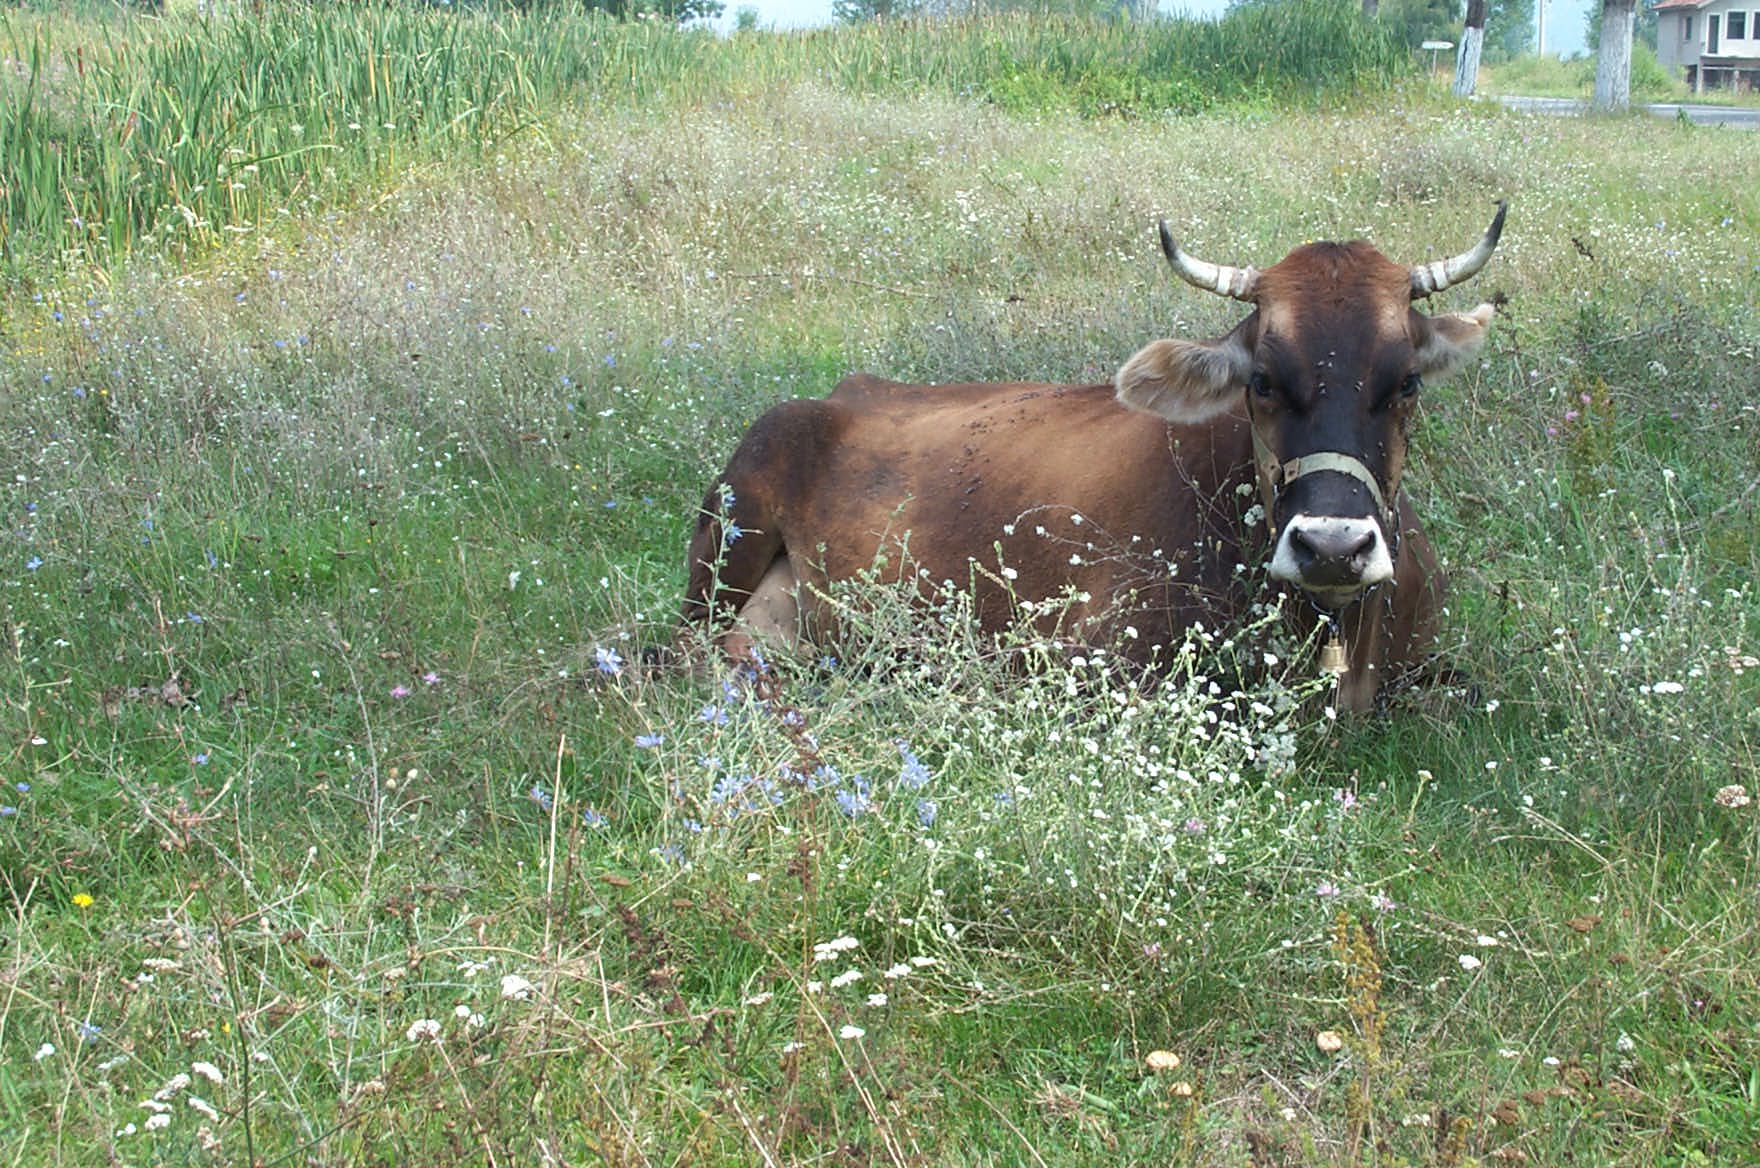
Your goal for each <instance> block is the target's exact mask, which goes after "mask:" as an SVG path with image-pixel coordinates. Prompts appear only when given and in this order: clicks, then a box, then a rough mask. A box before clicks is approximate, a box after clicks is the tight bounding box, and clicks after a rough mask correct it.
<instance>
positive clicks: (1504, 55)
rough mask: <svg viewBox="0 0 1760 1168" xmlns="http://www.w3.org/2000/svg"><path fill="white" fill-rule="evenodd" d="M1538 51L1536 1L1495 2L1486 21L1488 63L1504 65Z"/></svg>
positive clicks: (1512, 0) (1497, 0)
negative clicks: (1535, 50) (1535, 46)
mask: <svg viewBox="0 0 1760 1168" xmlns="http://www.w3.org/2000/svg"><path fill="white" fill-rule="evenodd" d="M1533 48H1534V0H1491V6H1490V12H1489V14H1488V15H1487V16H1486V18H1485V63H1486V64H1488V65H1500V64H1502V63H1503V62H1505V61H1511V60H1514V59H1515V58H1517V57H1519V56H1521V55H1522V54H1523V53H1526V52H1530V51H1532V49H1533Z"/></svg>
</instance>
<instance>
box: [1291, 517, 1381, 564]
mask: <svg viewBox="0 0 1760 1168" xmlns="http://www.w3.org/2000/svg"><path fill="white" fill-rule="evenodd" d="M1375 539H1376V536H1375V530H1374V528H1367V529H1365V528H1361V527H1356V526H1350V527H1335V526H1332V525H1330V524H1328V525H1325V526H1318V527H1314V528H1306V527H1295V528H1291V530H1290V533H1289V540H1290V546H1291V547H1292V548H1293V549H1294V551H1295V553H1296V555H1297V556H1298V557H1299V559H1300V560H1301V561H1302V562H1304V563H1316V562H1318V563H1333V564H1338V563H1345V562H1348V561H1350V560H1353V559H1356V558H1357V557H1359V556H1364V555H1367V554H1368V553H1369V552H1371V551H1373V550H1374V549H1375Z"/></svg>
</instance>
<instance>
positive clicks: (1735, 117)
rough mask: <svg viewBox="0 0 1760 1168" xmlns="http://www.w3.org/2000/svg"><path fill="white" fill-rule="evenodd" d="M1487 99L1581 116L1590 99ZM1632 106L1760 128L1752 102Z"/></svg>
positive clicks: (1701, 121)
mask: <svg viewBox="0 0 1760 1168" xmlns="http://www.w3.org/2000/svg"><path fill="white" fill-rule="evenodd" d="M1490 100H1493V101H1499V102H1502V103H1503V104H1504V105H1505V106H1507V107H1508V108H1510V109H1513V110H1518V111H1520V112H1522V113H1529V114H1550V115H1553V116H1557V117H1570V116H1580V115H1582V114H1584V113H1587V112H1588V110H1589V103H1588V101H1587V100H1585V99H1583V98H1576V97H1521V96H1517V95H1515V94H1499V95H1497V96H1496V97H1494V98H1491V99H1490ZM1632 108H1633V109H1641V110H1647V111H1648V112H1650V113H1651V114H1654V115H1655V116H1656V117H1659V118H1671V119H1674V118H1682V117H1684V118H1686V119H1687V120H1688V121H1689V122H1692V123H1693V124H1694V125H1696V126H1733V127H1735V128H1737V129H1741V130H1754V129H1760V108H1755V107H1753V106H1730V105H1706V104H1703V103H1700V102H1676V101H1659V102H1651V103H1647V104H1646V103H1634V104H1633V106H1632Z"/></svg>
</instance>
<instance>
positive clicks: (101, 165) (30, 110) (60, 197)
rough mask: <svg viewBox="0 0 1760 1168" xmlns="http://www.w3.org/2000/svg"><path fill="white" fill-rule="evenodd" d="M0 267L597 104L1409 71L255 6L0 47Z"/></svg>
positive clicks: (1374, 78) (1024, 25) (326, 182)
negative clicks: (787, 89)
mask: <svg viewBox="0 0 1760 1168" xmlns="http://www.w3.org/2000/svg"><path fill="white" fill-rule="evenodd" d="M0 46H3V48H4V52H5V55H6V58H7V69H6V70H5V76H4V78H3V79H0V154H3V156H4V157H5V158H6V159H7V168H6V172H5V174H4V176H0V255H3V257H4V261H5V266H6V268H7V271H8V273H9V274H10V276H11V277H12V278H13V279H14V280H17V279H19V278H20V275H21V272H22V271H23V267H22V266H21V259H22V258H26V257H28V258H30V259H31V260H32V261H34V262H40V261H41V260H43V259H46V258H55V257H63V258H71V259H73V260H75V261H77V262H80V263H86V264H97V265H99V266H104V265H107V264H109V263H111V262H113V260H114V259H115V258H117V257H119V256H122V255H126V254H128V253H130V252H132V251H133V250H134V249H136V248H137V247H138V246H139V245H140V244H142V243H143V242H145V241H153V242H154V243H155V244H156V245H158V246H160V247H165V248H169V249H173V250H182V249H186V248H188V247H190V246H192V245H193V246H198V247H200V246H205V245H208V244H211V243H212V242H213V241H214V240H215V239H217V238H220V237H223V236H225V235H227V234H236V233H248V232H253V231H258V230H261V229H263V228H264V226H265V225H267V224H270V223H272V222H273V221H275V220H276V219H278V218H281V217H285V216H290V215H298V214H301V213H304V212H309V211H310V210H312V209H313V208H314V207H324V206H334V205H337V204H338V203H342V202H346V201H347V200H348V199H350V198H351V197H356V196H357V195H358V194H359V193H360V192H362V191H364V190H369V189H371V188H372V186H373V185H374V184H375V183H376V182H381V181H383V180H384V179H385V178H386V177H387V176H389V175H392V174H395V173H397V172H398V171H399V170H400V169H402V168H403V167H405V166H407V165H409V164H410V163H411V162H413V161H418V160H420V159H421V158H423V157H433V156H435V155H437V154H444V153H446V152H451V151H457V150H465V151H494V150H497V149H499V148H501V146H502V144H504V143H505V142H507V140H508V139H510V138H512V137H515V136H517V135H520V134H522V133H530V132H543V130H544V128H545V125H546V117H547V115H546V113H545V111H547V110H550V111H553V110H555V109H557V108H558V107H565V106H567V105H569V104H574V103H582V102H596V103H611V104H617V105H630V106H636V107H644V106H653V105H656V104H668V103H685V104H687V105H705V104H708V103H713V102H717V101H726V100H732V99H736V98H740V97H744V96H749V95H751V94H753V93H755V92H763V91H765V90H768V89H771V88H774V87H779V86H789V85H793V84H799V83H803V82H812V83H815V84H820V85H831V86H833V87H836V88H840V89H843V90H846V91H850V92H855V93H860V94H889V95H896V94H904V93H913V92H921V91H924V90H929V91H939V92H943V93H951V94H954V95H958V96H962V97H969V98H972V99H974V100H979V101H986V102H992V103H996V104H999V105H1002V106H1004V107H1005V108H1008V109H1010V110H1012V111H1016V112H1022V111H1031V110H1036V109H1047V110H1049V109H1058V110H1075V111H1078V112H1080V113H1082V114H1084V115H1088V116H1096V117H1098V116H1147V115H1157V114H1161V113H1164V112H1174V113H1193V112H1197V111H1200V110H1204V109H1208V108H1212V107H1215V106H1219V105H1226V104H1242V103H1248V104H1251V103H1263V104H1270V103H1271V102H1273V101H1278V102H1291V101H1295V102H1298V103H1306V104H1310V105H1316V104H1322V103H1327V102H1335V101H1343V100H1350V99H1352V98H1356V97H1360V96H1361V95H1364V94H1369V93H1376V92H1382V91H1385V90H1386V89H1387V88H1388V87H1389V86H1390V85H1392V84H1394V83H1396V82H1397V81H1398V80H1399V79H1400V78H1402V77H1404V76H1407V75H1408V74H1409V73H1410V70H1411V62H1410V60H1409V55H1408V54H1406V53H1405V52H1404V51H1403V50H1402V49H1400V48H1399V47H1398V46H1397V45H1395V44H1394V43H1392V42H1391V41H1390V40H1389V39H1388V38H1387V37H1386V36H1385V35H1384V34H1383V33H1382V32H1381V31H1380V30H1379V29H1378V28H1376V27H1375V26H1373V25H1371V24H1367V23H1365V22H1363V21H1361V20H1360V19H1359V17H1358V15H1357V13H1356V11H1355V5H1353V4H1348V3H1341V2H1333V0H1327V2H1325V3H1315V4H1303V5H1300V6H1296V7H1294V8H1293V9H1290V10H1287V11H1281V12H1278V13H1275V14H1274V13H1270V12H1267V11H1263V10H1252V11H1243V12H1240V13H1236V14H1234V15H1232V16H1230V17H1229V18H1228V19H1226V20H1222V21H1218V22H1207V21H1196V20H1185V19H1181V20H1166V21H1157V22H1155V23H1153V24H1149V25H1127V24H1116V23H1115V24H1108V23H1098V22H1093V21H1086V20H1079V19H1073V18H1035V19H1026V18H1016V17H998V16H992V17H985V18H981V19H974V20H967V21H960V22H951V23H948V22H904V23H885V24H869V25H863V26H859V27H841V28H834V29H826V30H819V31H812V32H801V33H759V34H750V33H748V34H742V35H739V36H734V37H728V38H723V37H719V36H717V35H715V34H714V33H713V32H711V31H708V30H706V29H700V28H698V29H689V28H678V27H675V26H672V25H668V24H664V23H659V22H653V21H633V22H617V21H613V20H610V19H608V18H605V17H603V16H602V15H598V14H592V13H587V14H583V13H581V12H579V11H578V10H570V9H568V8H565V7H563V6H560V5H541V6H537V7H533V8H530V9H527V10H524V11H522V10H519V9H513V8H503V7H489V8H482V9H477V10H472V11H464V12H451V11H442V10H437V9H433V8H429V7H425V6H418V5H403V4H391V5H348V6H341V7H335V8H331V7H326V8H324V9H322V10H319V9H314V8H309V7H306V6H304V5H298V4H290V5H281V4H277V5H267V6H260V7H255V8H250V7H244V6H239V7H237V8H233V9H228V10H224V11H223V12H222V13H220V14H218V15H194V14H191V15H184V16H174V17H167V18H157V17H145V16H140V15H128V14H126V13H120V14H114V15H111V16H109V17H107V18H105V19H103V20H101V21H97V22H95V23H94V22H93V21H92V20H91V19H90V18H89V16H88V17H87V18H84V19H82V20H80V21H79V22H78V23H73V22H70V21H68V20H66V19H60V20H57V19H55V18H41V17H31V16H29V15H15V16H14V17H12V18H10V19H9V20H8V21H7V22H6V23H5V24H4V25H0Z"/></svg>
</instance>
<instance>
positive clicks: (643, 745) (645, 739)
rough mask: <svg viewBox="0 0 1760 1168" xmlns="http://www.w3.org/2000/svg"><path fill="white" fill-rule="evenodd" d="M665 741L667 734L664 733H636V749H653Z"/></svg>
mask: <svg viewBox="0 0 1760 1168" xmlns="http://www.w3.org/2000/svg"><path fill="white" fill-rule="evenodd" d="M665 741H666V736H665V735H664V734H638V735H636V749H637V750H653V749H654V748H655V747H657V746H659V745H660V744H661V743H662V742H665Z"/></svg>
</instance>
